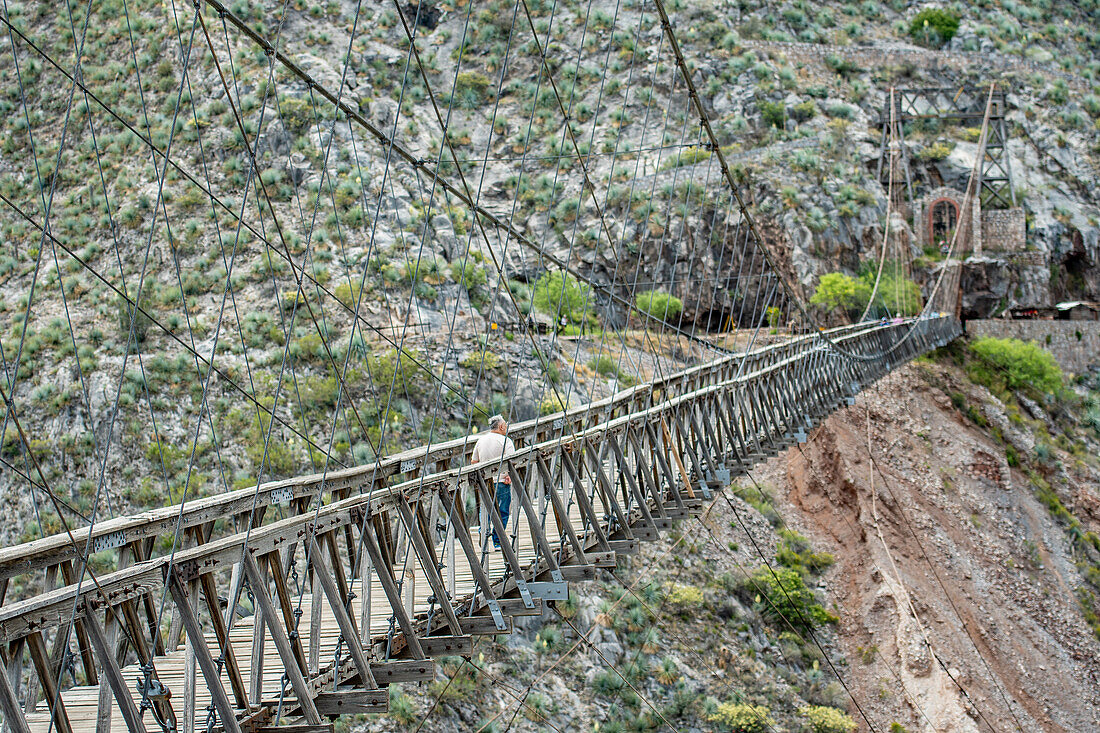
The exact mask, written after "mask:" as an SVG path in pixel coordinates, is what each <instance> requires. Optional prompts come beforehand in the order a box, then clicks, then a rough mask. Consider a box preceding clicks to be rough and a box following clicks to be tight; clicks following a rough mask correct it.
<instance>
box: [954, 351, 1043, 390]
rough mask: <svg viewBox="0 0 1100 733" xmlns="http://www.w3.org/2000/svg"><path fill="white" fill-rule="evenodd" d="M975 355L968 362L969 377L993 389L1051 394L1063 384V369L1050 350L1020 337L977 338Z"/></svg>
mask: <svg viewBox="0 0 1100 733" xmlns="http://www.w3.org/2000/svg"><path fill="white" fill-rule="evenodd" d="M970 350H971V351H972V352H973V353H974V354H975V355H976V356H977V359H974V360H971V361H970V362H969V363H968V364H967V370H966V371H967V374H968V375H969V377H970V378H971V379H972V380H973V381H975V382H977V383H979V384H982V385H985V386H986V387H988V388H990V389H991V390H994V391H998V392H999V391H1003V390H1004V389H1010V390H1011V389H1022V388H1024V387H1026V386H1029V385H1030V386H1032V387H1034V388H1035V389H1037V390H1039V391H1041V392H1045V393H1047V394H1053V393H1056V392H1058V391H1060V390H1061V389H1062V387H1063V385H1064V378H1063V376H1062V370H1061V369H1060V368H1059V367H1058V363H1057V362H1056V361H1054V357H1053V356H1052V355H1051V354H1050V352H1048V351H1045V350H1043V349H1041V348H1039V346H1037V345H1036V344H1034V343H1031V342H1024V341H1020V340H1019V339H998V338H980V339H978V340H976V341H973V342H971V344H970Z"/></svg>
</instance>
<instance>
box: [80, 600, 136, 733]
mask: <svg viewBox="0 0 1100 733" xmlns="http://www.w3.org/2000/svg"><path fill="white" fill-rule="evenodd" d="M84 628H85V629H86V630H87V632H88V640H89V642H90V643H91V645H92V648H93V649H94V650H95V655H96V658H97V659H98V660H99V665H100V669H101V670H102V671H103V676H104V677H106V678H107V683H108V685H109V686H110V688H111V692H112V693H114V698H115V703H117V704H118V709H119V711H121V713H122V719H123V720H124V721H125V722H126V729H127V730H129V731H130V733H146V730H145V723H144V722H142V720H141V715H140V714H139V713H138V709H137V706H136V705H134V699H133V698H132V697H130V690H129V688H127V687H126V680H124V679H123V678H122V671H121V670H120V669H119V668H118V662H116V661H115V655H114V650H113V649H111V645H110V644H108V643H107V635H106V634H105V633H104V632H103V627H102V626H100V625H99V619H98V618H96V615H95V614H94V613H89V614H87V615H86V616H85V617H84Z"/></svg>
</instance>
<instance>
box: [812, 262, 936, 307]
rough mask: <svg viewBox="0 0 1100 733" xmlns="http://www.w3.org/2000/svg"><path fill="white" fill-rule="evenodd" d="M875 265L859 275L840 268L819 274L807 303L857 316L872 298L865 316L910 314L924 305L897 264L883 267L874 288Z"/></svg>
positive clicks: (914, 284)
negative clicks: (842, 270) (816, 283)
mask: <svg viewBox="0 0 1100 733" xmlns="http://www.w3.org/2000/svg"><path fill="white" fill-rule="evenodd" d="M877 273H878V269H877V268H874V269H869V270H867V271H865V272H864V273H863V274H862V275H860V276H859V277H858V278H856V277H852V276H850V275H846V274H844V273H843V272H830V273H828V274H827V275H822V276H821V280H819V281H818V285H817V290H815V291H814V294H813V297H811V298H810V303H811V304H813V305H819V306H821V307H823V308H824V309H825V310H834V309H836V308H840V309H841V310H843V311H844V312H846V313H847V314H848V316H849V317H850V318H858V317H859V316H860V315H861V314H862V313H863V310H864V309H865V308H866V307H867V304H868V302H870V300H871V293H872V292H874V294H875V299H874V303H872V307H871V309H870V310H869V311H868V316H869V317H871V318H878V317H881V316H884V315H891V316H910V315H915V314H917V313H920V311H921V309H922V308H923V307H924V301H923V299H922V298H921V292H920V286H919V285H917V284H916V283H915V282H913V281H912V280H910V279H909V278H907V277H904V276H903V274H902V273H901V272H899V271H898V268H897V267H896V266H894V265H892V264H890V263H887V264H886V265H884V266H883V268H882V276H881V277H880V278H879V283H878V290H875V277H876V275H877Z"/></svg>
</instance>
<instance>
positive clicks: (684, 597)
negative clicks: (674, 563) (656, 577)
mask: <svg viewBox="0 0 1100 733" xmlns="http://www.w3.org/2000/svg"><path fill="white" fill-rule="evenodd" d="M665 601H666V602H667V603H671V604H672V605H674V606H684V607H687V606H699V605H702V603H703V590H702V589H701V588H697V587H695V586H694V585H674V586H672V588H670V589H669V591H668V598H666V599H665Z"/></svg>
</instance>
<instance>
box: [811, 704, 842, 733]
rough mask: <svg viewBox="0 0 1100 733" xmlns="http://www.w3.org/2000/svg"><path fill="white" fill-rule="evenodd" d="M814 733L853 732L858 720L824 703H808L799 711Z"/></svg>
mask: <svg viewBox="0 0 1100 733" xmlns="http://www.w3.org/2000/svg"><path fill="white" fill-rule="evenodd" d="M798 714H799V715H801V716H802V717H803V718H805V719H806V723H807V725H809V726H810V730H812V731H813V733H852V731H854V730H855V729H856V721H854V720H852V717H851V716H850V715H848V714H847V713H844V712H841V711H840V710H837V709H836V708H830V707H825V706H824V705H807V706H806V707H804V708H802V709H801V710H799V711H798Z"/></svg>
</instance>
